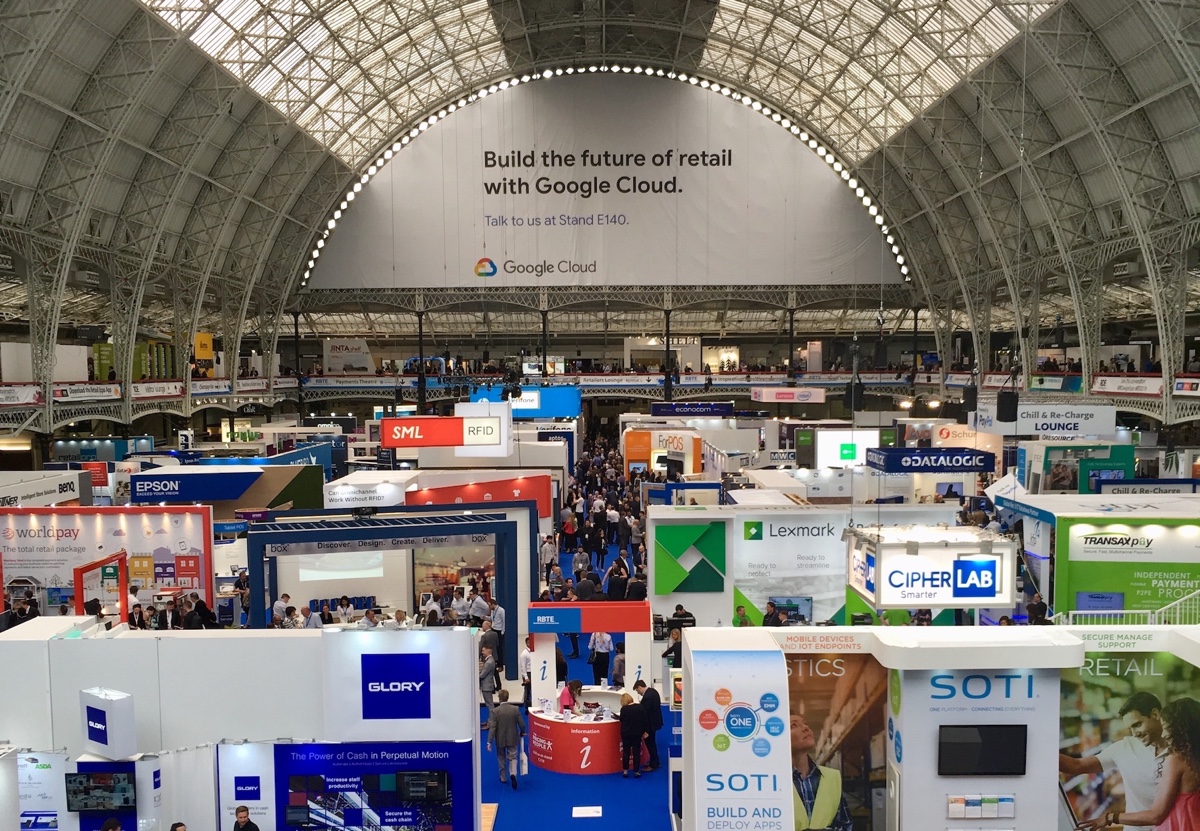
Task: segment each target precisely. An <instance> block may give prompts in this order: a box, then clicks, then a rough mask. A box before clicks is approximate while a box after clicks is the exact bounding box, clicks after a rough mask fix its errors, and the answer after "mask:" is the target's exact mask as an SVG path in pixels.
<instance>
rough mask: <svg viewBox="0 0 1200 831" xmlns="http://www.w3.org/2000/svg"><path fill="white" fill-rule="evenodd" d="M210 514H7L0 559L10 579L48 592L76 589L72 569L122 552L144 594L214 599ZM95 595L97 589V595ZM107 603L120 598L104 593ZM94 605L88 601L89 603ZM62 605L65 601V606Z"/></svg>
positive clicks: (180, 510)
mask: <svg viewBox="0 0 1200 831" xmlns="http://www.w3.org/2000/svg"><path fill="white" fill-rule="evenodd" d="M212 535H213V532H212V508H210V507H208V506H186V507H185V506H176V507H162V508H160V507H154V508H22V509H14V508H3V509H0V556H2V557H3V566H4V567H3V574H4V576H5V579H7V580H12V579H14V578H18V577H22V578H28V580H30V581H32V583H33V584H34V586H35V587H36V588H40V589H42V590H47V599H48V601H49V602H53V603H55V605H56V603H57V601H54V600H53V598H52V597H51V595H53V596H55V597H57V596H59V595H60V594H70V592H69V591H68V592H65V593H62V592H57V591H56V592H51V591H48V590H50V589H56V590H62V589H70V588H74V573H73V572H74V569H75V568H76V567H77V566H81V565H83V564H85V563H89V562H91V561H93V560H96V559H99V558H101V557H104V556H106V555H109V554H115V553H117V552H118V551H121V550H124V551H125V552H126V553H127V554H128V555H129V579H130V582H132V583H134V584H136V585H138V586H141V587H142V589H143V592H142V594H141V595H140V597H141V599H142V600H145V599H146V598H147V596H148V592H146V591H145V589H147V588H149V589H150V590H151V591H157V590H158V589H160V588H167V587H174V586H181V587H184V588H188V589H195V590H196V591H198V592H200V594H201V596H203V597H211V591H210V590H209V587H210V585H211V581H212V571H211V567H210V566H209V563H210V562H211V561H212ZM92 588H95V587H92ZM105 590H106V592H108V594H107V595H106V596H105V597H103V598H101V599H102V600H104V601H105V602H108V601H113V600H115V599H116V592H118V591H123V590H124V589H123V588H122V587H118V586H116V585H115V583H110V584H107V585H106V586H105ZM88 599H90V598H88ZM62 602H65V599H64V600H63V601H62Z"/></svg>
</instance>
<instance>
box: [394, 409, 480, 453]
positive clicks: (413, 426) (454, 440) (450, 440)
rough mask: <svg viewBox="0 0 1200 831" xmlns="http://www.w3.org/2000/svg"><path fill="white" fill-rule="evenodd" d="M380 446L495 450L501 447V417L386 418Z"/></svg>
mask: <svg viewBox="0 0 1200 831" xmlns="http://www.w3.org/2000/svg"><path fill="white" fill-rule="evenodd" d="M381 427H382V429H381V431H380V438H379V444H380V446H381V447H385V448H398V447H491V446H495V445H498V444H500V440H501V433H500V418H499V417H498V416H410V417H408V418H385V419H383V423H382V425H381Z"/></svg>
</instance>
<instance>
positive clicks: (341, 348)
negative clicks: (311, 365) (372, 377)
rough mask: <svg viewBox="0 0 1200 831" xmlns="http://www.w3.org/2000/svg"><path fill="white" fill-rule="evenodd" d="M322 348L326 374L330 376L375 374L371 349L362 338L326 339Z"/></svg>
mask: <svg viewBox="0 0 1200 831" xmlns="http://www.w3.org/2000/svg"><path fill="white" fill-rule="evenodd" d="M322 346H323V348H324V352H323V358H324V361H323V363H324V367H325V372H326V373H328V374H330V375H369V374H371V373H373V372H375V359H374V358H372V357H371V347H370V346H368V345H367V342H366V341H365V340H363V339H362V338H326V339H325V340H324V341H323V342H322Z"/></svg>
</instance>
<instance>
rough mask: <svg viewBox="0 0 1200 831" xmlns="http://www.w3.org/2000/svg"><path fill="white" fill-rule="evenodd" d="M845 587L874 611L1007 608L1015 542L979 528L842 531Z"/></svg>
mask: <svg viewBox="0 0 1200 831" xmlns="http://www.w3.org/2000/svg"><path fill="white" fill-rule="evenodd" d="M842 539H844V540H845V541H846V557H847V572H846V573H847V574H848V575H849V580H848V582H849V585H850V588H852V589H853V590H854V591H855V592H857V593H858V594H859V595H861V596H862V597H863V599H865V600H866V601H867V602H869V603H870V604H871V605H872V607H873V608H876V609H972V608H980V607H983V608H990V607H1000V606H1005V607H1007V606H1012V605H1013V604H1014V603H1015V602H1016V600H1015V593H1016V560H1017V543H1016V542H1015V541H1013V540H1010V539H1008V538H1007V537H1003V536H1000V535H999V534H994V533H992V532H991V531H986V530H984V529H981V528H946V527H927V526H893V527H885V526H878V525H874V526H867V527H865V528H847V529H846V530H845V531H843V533H842Z"/></svg>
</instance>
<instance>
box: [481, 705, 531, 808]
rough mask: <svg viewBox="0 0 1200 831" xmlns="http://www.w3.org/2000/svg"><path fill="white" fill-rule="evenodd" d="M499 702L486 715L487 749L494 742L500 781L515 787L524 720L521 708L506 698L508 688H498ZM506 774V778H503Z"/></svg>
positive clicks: (523, 732)
mask: <svg viewBox="0 0 1200 831" xmlns="http://www.w3.org/2000/svg"><path fill="white" fill-rule="evenodd" d="M499 696H500V703H499V704H497V705H496V709H494V710H492V713H491V715H489V716H488V724H487V726H488V741H487V749H488V750H491V749H492V742H495V743H496V760H497V761H498V762H499V763H500V781H501V782H508V783H509V784H510V785H512V787H513V790H514V791H515V790H516V789H517V756H518V755H519V752H520V749H521V739H522V738H523V737H524V736H525V722H524V721H523V720H522V719H521V710H520V709H519V708H518V707H517V705H516V704H513V703H511V702H510V701H509V700H508V690H500V693H499ZM505 774H507V778H505Z"/></svg>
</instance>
